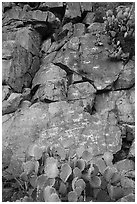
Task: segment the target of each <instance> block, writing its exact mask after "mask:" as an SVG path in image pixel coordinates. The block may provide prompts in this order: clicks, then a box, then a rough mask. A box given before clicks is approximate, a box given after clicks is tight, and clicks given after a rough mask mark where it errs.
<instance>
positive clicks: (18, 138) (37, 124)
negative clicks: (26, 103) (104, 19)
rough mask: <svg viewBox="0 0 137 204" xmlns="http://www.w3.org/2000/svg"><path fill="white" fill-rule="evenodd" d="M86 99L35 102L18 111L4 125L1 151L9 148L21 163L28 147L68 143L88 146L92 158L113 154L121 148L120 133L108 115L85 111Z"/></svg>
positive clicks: (76, 145)
mask: <svg viewBox="0 0 137 204" xmlns="http://www.w3.org/2000/svg"><path fill="white" fill-rule="evenodd" d="M86 103H87V99H81V100H77V101H76V102H71V103H67V102H65V101H64V102H63V101H61V102H55V103H50V104H44V103H36V104H33V105H32V106H30V107H27V108H25V109H21V110H20V112H17V113H16V115H15V116H12V117H11V119H10V118H9V119H8V120H7V119H6V118H5V119H4V122H3V149H5V147H8V146H10V148H11V150H12V152H13V156H12V157H13V158H14V159H15V158H16V159H17V158H18V159H19V160H21V161H23V160H24V159H25V151H26V150H27V147H28V146H29V145H30V144H31V143H32V142H35V143H36V144H38V145H40V146H44V145H45V146H47V145H49V144H57V143H58V142H59V143H63V141H64V140H68V139H69V140H71V143H72V144H71V145H73V146H74V147H75V148H76V147H79V144H87V145H88V146H89V147H91V148H92V149H93V156H96V155H100V154H103V152H106V151H108V150H109V151H112V152H113V153H116V152H117V151H119V150H120V148H121V138H120V136H121V131H120V129H119V127H118V126H117V124H116V122H114V121H113V120H112V117H111V120H108V114H103V115H99V114H95V115H93V116H91V115H90V114H89V112H88V111H86V105H87V104H86Z"/></svg>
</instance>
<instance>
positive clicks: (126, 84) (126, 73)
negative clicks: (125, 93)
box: [115, 60, 135, 89]
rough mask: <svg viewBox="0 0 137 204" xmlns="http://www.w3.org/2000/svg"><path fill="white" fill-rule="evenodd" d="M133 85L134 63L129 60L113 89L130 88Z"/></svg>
mask: <svg viewBox="0 0 137 204" xmlns="http://www.w3.org/2000/svg"><path fill="white" fill-rule="evenodd" d="M134 84H135V62H134V61H132V60H130V61H129V62H128V63H127V64H126V65H125V66H124V69H123V70H122V72H121V73H120V76H119V77H118V80H117V82H116V84H115V89H126V88H130V87H132V86H133V85H134Z"/></svg>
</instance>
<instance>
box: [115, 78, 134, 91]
mask: <svg viewBox="0 0 137 204" xmlns="http://www.w3.org/2000/svg"><path fill="white" fill-rule="evenodd" d="M117 83H118V80H117V81H115V82H114V85H113V88H114V90H113V91H122V90H130V89H132V88H134V87H135V83H133V84H132V85H131V86H129V87H122V88H117Z"/></svg>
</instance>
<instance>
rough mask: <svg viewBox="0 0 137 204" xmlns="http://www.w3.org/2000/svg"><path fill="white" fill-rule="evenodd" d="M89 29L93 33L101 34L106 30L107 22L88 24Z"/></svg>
mask: <svg viewBox="0 0 137 204" xmlns="http://www.w3.org/2000/svg"><path fill="white" fill-rule="evenodd" d="M87 31H88V32H89V33H92V34H99V33H103V32H104V31H105V24H104V23H92V24H91V25H90V26H88V28H87Z"/></svg>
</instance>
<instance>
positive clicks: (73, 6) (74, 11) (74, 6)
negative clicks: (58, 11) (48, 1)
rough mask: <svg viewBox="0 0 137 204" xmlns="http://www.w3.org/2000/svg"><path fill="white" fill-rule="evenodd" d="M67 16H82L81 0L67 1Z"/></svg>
mask: <svg viewBox="0 0 137 204" xmlns="http://www.w3.org/2000/svg"><path fill="white" fill-rule="evenodd" d="M65 17H66V18H71V19H73V18H77V17H81V11H80V3H79V2H67V8H66V12H65Z"/></svg>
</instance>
